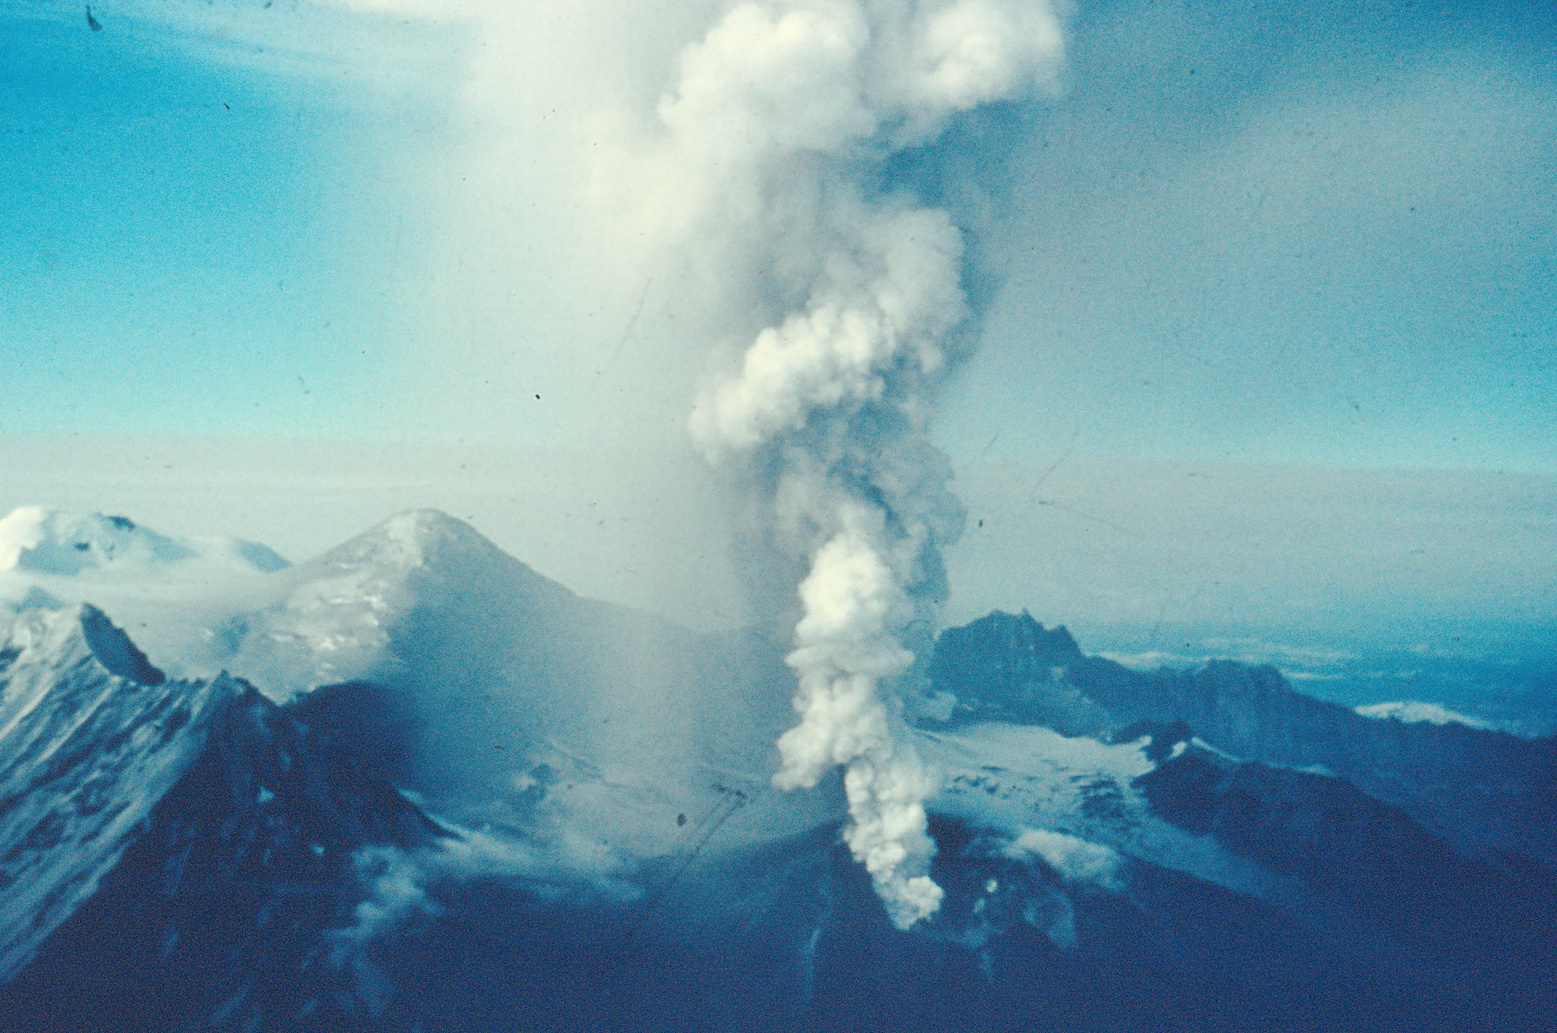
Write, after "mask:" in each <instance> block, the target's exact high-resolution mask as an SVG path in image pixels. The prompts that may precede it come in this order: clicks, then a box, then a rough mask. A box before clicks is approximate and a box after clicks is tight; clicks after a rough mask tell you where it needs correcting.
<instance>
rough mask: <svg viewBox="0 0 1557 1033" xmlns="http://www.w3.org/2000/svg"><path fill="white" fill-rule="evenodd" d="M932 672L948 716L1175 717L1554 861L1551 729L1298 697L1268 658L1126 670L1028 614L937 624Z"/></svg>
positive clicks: (1080, 729)
mask: <svg viewBox="0 0 1557 1033" xmlns="http://www.w3.org/2000/svg"><path fill="white" fill-rule="evenodd" d="M931 681H932V684H933V686H934V687H935V688H936V689H937V690H938V691H945V692H949V693H951V694H953V695H955V696H956V697H957V698H958V704H957V707H956V709H955V710H954V712H953V715H952V724H954V725H955V724H962V723H967V722H971V721H991V720H997V721H1015V722H1020V723H1039V724H1046V725H1049V726H1051V727H1053V728H1056V729H1058V730H1060V731H1063V732H1065V733H1066V734H1070V735H1091V736H1106V735H1109V734H1110V733H1112V732H1114V731H1116V730H1117V729H1121V728H1124V727H1126V726H1128V725H1130V724H1132V723H1134V722H1138V721H1152V722H1159V723H1169V722H1173V721H1183V722H1186V723H1187V724H1188V725H1189V727H1190V728H1192V729H1193V730H1194V731H1195V733H1196V734H1197V735H1199V736H1201V737H1202V738H1204V739H1205V740H1206V741H1208V742H1210V743H1212V744H1213V745H1215V746H1216V747H1218V748H1220V749H1222V750H1225V751H1227V752H1228V753H1229V754H1233V755H1236V756H1239V757H1244V758H1247V759H1249V760H1254V761H1260V762H1263V763H1267V764H1273V765H1280V766H1284V767H1291V768H1297V769H1302V770H1309V771H1318V772H1324V773H1329V774H1332V775H1335V776H1339V777H1341V778H1344V779H1346V780H1347V781H1349V782H1351V783H1352V784H1354V785H1356V786H1357V787H1358V788H1359V789H1361V790H1362V791H1364V792H1366V793H1368V794H1370V795H1371V796H1373V797H1375V798H1377V799H1379V800H1381V801H1384V802H1386V803H1390V804H1392V805H1394V806H1397V807H1399V808H1401V809H1402V810H1403V811H1405V812H1406V813H1407V814H1410V815H1411V816H1412V817H1413V818H1414V819H1416V820H1417V821H1420V822H1422V823H1423V824H1424V825H1425V826H1426V827H1428V828H1430V829H1433V830H1434V831H1435V832H1436V833H1437V834H1439V835H1441V836H1444V837H1446V838H1448V839H1450V840H1451V841H1453V842H1454V843H1455V844H1456V845H1457V846H1458V847H1459V848H1461V849H1463V850H1467V851H1473V852H1478V851H1479V852H1481V853H1496V852H1502V851H1512V852H1515V853H1518V854H1521V855H1523V856H1525V857H1528V858H1531V859H1535V860H1539V861H1540V862H1542V863H1543V864H1547V865H1551V864H1554V863H1557V738H1553V737H1544V738H1521V737H1517V736H1514V735H1510V734H1508V733H1505V732H1501V731H1497V730H1494V729H1488V728H1476V727H1472V726H1468V725H1465V724H1462V723H1456V722H1443V723H1436V722H1407V721H1402V720H1399V719H1398V715H1391V717H1395V718H1397V719H1390V720H1379V719H1378V718H1377V717H1374V716H1371V715H1370V716H1364V715H1362V714H1358V713H1357V712H1355V711H1353V710H1350V709H1348V708H1346V707H1342V706H1339V705H1338V704H1334V703H1329V702H1325V701H1323V700H1318V699H1314V698H1313V697H1310V696H1305V695H1303V694H1302V693H1300V692H1297V691H1296V690H1294V689H1293V688H1292V686H1291V685H1289V684H1288V683H1287V681H1286V680H1285V679H1284V678H1283V677H1282V676H1281V674H1280V672H1279V671H1277V670H1276V669H1275V668H1273V667H1246V666H1244V665H1242V664H1237V663H1230V662H1226V661H1220V662H1213V663H1210V664H1206V665H1204V666H1202V667H1199V668H1195V669H1191V670H1171V669H1163V670H1158V671H1154V672H1149V673H1143V672H1138V671H1132V670H1130V669H1128V668H1125V667H1123V666H1121V665H1119V664H1117V663H1114V662H1113V661H1111V660H1105V659H1102V658H1099V657H1089V656H1085V655H1084V654H1083V653H1082V652H1081V649H1080V648H1079V647H1078V646H1077V644H1076V642H1075V640H1074V639H1073V638H1072V637H1071V636H1070V634H1069V633H1068V632H1067V631H1066V630H1065V629H1064V628H1055V629H1045V628H1043V626H1042V625H1040V624H1038V622H1037V621H1035V620H1033V618H1032V617H1031V616H1030V615H1028V614H1025V613H1024V614H1021V615H1012V614H1005V613H993V614H990V615H989V616H987V617H984V618H982V619H980V620H977V621H974V622H973V623H971V624H969V625H967V626H965V627H962V628H953V629H949V630H948V631H946V632H945V633H944V634H943V635H942V636H941V638H940V641H939V642H938V644H937V648H936V652H935V657H934V660H933V662H932V664H931Z"/></svg>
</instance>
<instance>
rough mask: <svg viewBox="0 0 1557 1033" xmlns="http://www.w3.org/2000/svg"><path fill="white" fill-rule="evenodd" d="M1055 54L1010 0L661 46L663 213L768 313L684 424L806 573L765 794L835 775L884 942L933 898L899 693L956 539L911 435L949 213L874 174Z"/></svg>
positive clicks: (831, 8)
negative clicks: (877, 900) (731, 466)
mask: <svg viewBox="0 0 1557 1033" xmlns="http://www.w3.org/2000/svg"><path fill="white" fill-rule="evenodd" d="M1060 49H1061V45H1060V31H1059V25H1058V22H1057V20H1056V19H1055V17H1054V16H1053V14H1052V13H1051V12H1050V11H1049V10H1048V9H1047V8H1046V7H1044V6H1043V5H1042V3H1041V2H1038V3H1034V2H1033V0H1023V2H1010V0H964V2H960V3H917V4H916V3H912V2H907V0H871V2H836V3H829V2H825V0H824V2H813V3H794V4H786V5H782V6H777V5H772V6H769V5H757V4H744V5H742V6H739V7H736V8H734V9H733V10H731V11H729V13H728V14H727V15H726V16H725V17H724V18H723V20H722V21H720V22H719V23H718V24H717V25H716V26H715V27H714V28H713V29H712V30H711V31H710V32H709V33H708V34H707V36H706V37H705V38H704V39H703V40H702V41H701V42H699V43H696V44H694V45H693V46H691V47H689V48H688V49H687V50H686V51H685V52H684V53H683V55H682V63H681V77H680V80H679V83H678V85H677V88H676V89H675V91H674V92H673V93H672V94H670V95H669V96H667V97H666V98H665V99H664V100H663V101H662V102H661V104H660V107H659V115H660V119H661V121H662V122H663V123H664V126H665V127H666V128H667V129H668V130H669V136H668V141H669V142H668V148H667V152H666V154H665V155H664V157H665V159H666V161H667V166H666V169H665V171H666V172H668V173H670V174H671V175H672V176H673V179H674V183H675V196H674V198H668V199H667V201H666V204H667V213H668V215H669V217H670V218H671V219H672V220H674V221H675V222H677V223H678V225H679V231H680V232H681V233H682V234H684V235H685V236H686V237H687V238H688V243H690V244H692V245H694V246H695V247H697V248H699V249H702V250H704V251H705V252H707V253H711V254H717V255H720V256H722V258H721V259H720V260H721V261H728V263H729V268H730V277H731V278H733V279H737V280H738V279H740V278H742V277H745V278H746V280H747V281H749V282H748V283H745V284H737V285H736V286H734V287H733V288H730V289H732V290H734V291H735V292H737V293H739V292H741V291H743V290H744V291H746V292H747V293H749V295H750V304H749V305H748V306H747V307H748V309H750V310H755V311H757V312H760V313H766V315H765V316H762V317H759V318H764V319H771V320H772V322H771V323H770V325H768V326H767V328H766V329H763V330H762V331H761V332H760V333H758V334H757V335H756V338H755V340H754V341H752V343H751V344H750V346H749V348H747V349H746V351H745V354H744V357H743V358H741V359H740V361H739V362H738V363H737V364H736V365H737V368H735V369H733V370H732V372H731V373H730V375H728V376H727V377H726V378H725V379H723V380H722V381H717V382H714V383H712V384H710V385H709V386H708V387H707V388H706V389H705V390H704V391H703V392H702V394H701V396H700V398H699V399H698V401H697V403H696V405H695V407H694V410H693V413H692V417H691V431H692V434H693V436H694V438H695V440H696V442H697V444H698V445H699V447H700V448H701V449H702V450H703V452H704V453H705V454H706V455H707V456H708V457H709V459H710V460H711V461H713V462H716V463H736V464H740V467H739V468H740V469H744V470H745V471H746V474H747V479H748V480H749V481H750V483H752V484H753V485H757V486H759V487H758V489H757V490H758V492H759V493H760V495H761V497H762V500H763V501H762V507H763V510H764V512H765V513H766V517H765V522H766V524H767V532H768V534H769V535H770V536H771V537H772V539H773V540H774V541H776V542H778V543H780V544H781V545H782V546H783V548H784V549H786V550H787V551H788V552H790V553H791V554H792V555H793V556H795V557H797V558H798V559H800V560H801V561H802V562H804V563H806V564H808V569H809V573H807V574H806V576H805V577H804V580H803V581H802V582H801V584H800V601H801V604H802V608H803V610H802V616H801V617H800V620H799V622H798V623H797V625H796V627H795V632H794V650H793V652H791V653H790V654H789V657H788V663H789V665H790V667H792V668H793V669H794V671H795V673H796V675H797V677H798V682H799V689H798V693H797V695H796V698H795V708H796V710H797V711H798V712H799V714H800V723H799V724H798V725H797V726H796V727H794V728H793V729H791V730H790V731H789V732H787V733H785V735H784V736H783V737H782V738H781V739H780V740H779V743H778V747H779V752H780V755H781V758H782V761H783V767H782V769H781V770H780V771H779V773H778V774H777V776H776V777H775V782H776V784H777V785H778V786H780V787H782V788H799V787H810V786H814V785H815V784H816V783H817V781H818V780H819V779H820V778H821V777H822V775H823V774H825V773H826V772H827V771H828V770H829V769H831V768H832V767H833V766H835V765H842V766H843V767H844V768H845V774H844V786H845V789H846V792H847V796H848V805H849V814H850V817H851V822H850V826H849V828H848V829H847V831H846V833H845V837H846V840H847V842H848V844H849V847H850V849H851V850H852V851H853V852H854V855H855V856H856V857H857V858H858V859H859V860H860V861H861V863H863V864H864V865H865V867H866V869H867V870H868V871H869V872H870V875H871V878H872V879H873V880H874V883H875V886H876V890H877V892H878V893H879V894H880V896H881V898H882V900H883V901H884V902H885V904H886V906H887V910H888V912H889V914H890V916H891V918H892V920H893V921H894V923H896V924H897V926H898V927H899V928H903V929H906V928H908V927H910V926H912V925H913V924H914V923H915V922H917V921H919V920H920V919H922V918H925V917H927V916H929V915H931V914H933V913H934V912H935V910H936V909H937V908H938V907H939V905H940V899H941V889H940V887H939V886H937V885H936V884H935V883H934V882H933V881H932V880H931V878H930V876H929V866H930V860H931V858H932V856H933V855H934V843H933V842H932V841H931V839H930V837H929V835H928V833H927V832H926V824H925V812H924V800H925V798H926V797H927V796H928V795H929V794H930V793H931V792H933V790H934V788H935V785H934V780H933V778H932V777H931V775H930V774H929V772H927V770H926V769H925V768H924V766H923V765H922V764H921V763H920V761H919V759H918V757H917V756H915V754H914V752H913V749H912V747H911V745H910V740H909V737H908V735H907V734H906V726H905V719H904V716H903V702H902V700H901V698H900V695H899V694H900V691H901V690H900V689H899V687H898V684H899V682H900V680H901V676H902V675H903V674H904V673H905V672H906V671H907V670H908V669H909V667H910V665H911V664H912V662H913V653H912V652H911V651H910V650H909V648H908V647H907V645H906V644H905V638H906V635H907V634H908V633H909V632H910V630H912V629H915V628H917V629H920V633H921V634H922V633H923V629H925V628H927V627H929V626H931V622H932V621H933V618H934V610H935V607H936V606H937V605H938V603H939V602H940V601H941V599H942V598H944V576H943V574H942V567H941V561H940V548H941V546H942V545H943V544H945V543H947V542H949V541H950V540H951V539H953V538H954V537H955V536H956V535H957V533H958V532H959V531H960V528H961V523H962V511H961V507H960V506H959V505H958V504H957V503H956V500H955V499H954V498H952V497H951V495H950V493H949V492H948V490H947V488H946V482H947V480H948V478H949V475H948V473H947V472H946V464H945V460H944V459H943V458H942V457H941V456H940V455H939V454H938V453H937V452H936V451H935V450H934V449H933V448H932V447H931V446H930V445H929V443H928V442H927V440H926V438H925V424H926V420H927V417H928V414H929V410H930V407H931V403H932V402H933V398H934V394H935V389H936V386H937V384H938V381H939V380H940V378H941V377H942V376H944V373H945V370H946V368H947V366H948V363H949V361H950V360H952V359H954V358H956V357H957V355H958V353H959V350H960V349H961V348H962V347H964V346H965V341H964V338H965V334H964V333H963V327H964V324H965V322H966V319H967V315H968V310H967V304H966V301H965V299H964V295H963V290H962V286H961V269H962V262H963V241H962V235H961V233H960V232H959V231H958V229H957V228H956V226H955V225H954V224H953V223H952V220H951V218H950V216H949V215H948V214H947V213H946V212H945V211H942V210H939V209H937V208H933V207H928V206H925V205H923V204H921V203H918V202H916V200H915V199H914V198H913V197H912V196H911V195H909V194H908V193H907V192H906V191H904V190H902V189H896V190H892V189H887V188H884V187H882V186H881V183H882V182H884V181H885V179H886V178H887V177H886V176H885V175H884V173H885V172H886V170H887V168H888V163H889V162H890V161H891V159H892V158H893V156H894V154H897V153H899V152H902V151H903V150H905V149H909V148H915V147H920V146H923V145H926V144H929V143H930V142H932V141H933V140H934V138H935V137H936V136H937V135H938V134H939V133H940V131H941V130H942V128H943V127H944V125H945V124H946V122H947V121H948V120H949V119H950V118H952V117H954V116H955V115H956V114H957V113H958V112H961V111H966V110H968V109H971V108H973V107H976V106H978V105H980V104H985V103H989V102H994V101H1000V100H1011V99H1015V98H1018V97H1020V96H1022V95H1024V94H1025V93H1027V92H1029V91H1030V90H1032V89H1033V88H1035V87H1039V86H1043V85H1046V84H1048V83H1050V82H1052V80H1053V76H1054V73H1055V71H1056V68H1057V65H1058V62H1059V57H1060ZM672 200H673V201H674V202H675V203H674V204H673V205H672V204H671V201H672Z"/></svg>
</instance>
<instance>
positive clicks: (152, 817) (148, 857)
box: [0, 607, 440, 1031]
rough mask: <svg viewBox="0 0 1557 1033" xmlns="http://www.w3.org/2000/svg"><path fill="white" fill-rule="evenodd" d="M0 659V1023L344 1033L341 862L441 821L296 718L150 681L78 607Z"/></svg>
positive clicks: (197, 687) (212, 685)
mask: <svg viewBox="0 0 1557 1033" xmlns="http://www.w3.org/2000/svg"><path fill="white" fill-rule="evenodd" d="M0 657H3V658H4V660H3V664H4V666H3V668H0V715H3V721H0V778H3V782H0V792H3V794H4V795H3V802H0V808H3V809H4V814H3V817H0V836H3V839H0V851H3V853H0V858H3V860H0V872H3V877H0V921H3V922H4V926H5V928H4V935H3V937H0V943H3V944H4V954H3V956H0V957H3V961H4V964H5V970H4V972H3V973H0V981H3V982H4V986H3V989H0V1028H4V1029H7V1030H17V1031H25V1030H38V1031H43V1030H49V1031H56V1030H105V1031H106V1030H129V1029H137V1030H142V1029H143V1030H152V1029H176V1028H186V1027H187V1028H201V1029H234V1030H237V1029H252V1028H271V1029H280V1028H314V1029H331V1028H350V1027H349V1026H348V1025H342V1024H341V1023H342V1022H345V1021H346V1020H347V1019H349V1018H350V1017H351V1016H352V1015H354V1014H357V1013H358V1012H359V1011H361V1010H362V1009H361V1008H360V1007H359V1006H358V1002H357V1000H356V996H355V995H356V992H357V991H356V989H355V988H356V986H357V980H356V979H355V977H353V976H351V975H350V974H348V973H343V971H342V968H341V966H340V965H338V964H335V963H334V960H336V959H332V956H331V953H330V949H329V948H330V944H331V939H330V937H331V931H332V930H336V929H339V928H342V927H345V926H349V925H350V923H351V922H352V920H353V912H354V909H355V908H356V907H357V906H358V905H359V904H360V903H361V902H362V900H363V899H364V896H365V890H364V888H363V886H362V880H361V879H360V877H359V874H358V873H357V871H356V870H355V867H354V861H353V858H354V857H357V856H359V854H360V852H361V851H362V850H363V848H364V847H368V846H371V845H375V844H384V845H395V846H401V847H412V846H416V845H420V844H424V843H428V842H431V841H433V840H434V839H436V838H437V837H438V836H439V835H440V833H439V830H438V828H437V827H436V826H435V825H434V824H432V823H431V822H430V821H429V820H428V819H427V818H426V817H425V816H424V815H422V813H421V812H420V811H418V810H417V809H416V808H415V807H414V806H413V805H411V804H410V803H409V802H408V801H406V800H405V799H404V798H403V797H401V796H400V794H399V793H398V792H396V791H395V790H394V789H393V788H392V787H391V786H390V785H389V784H388V783H387V782H385V781H384V780H383V779H382V778H379V777H377V776H376V774H375V773H374V772H373V771H372V770H371V769H370V768H369V767H368V766H367V765H365V764H364V763H362V762H361V760H360V759H359V758H357V757H356V756H354V755H353V754H352V753H351V752H350V751H345V750H342V749H340V748H338V744H337V743H335V742H333V741H331V739H330V737H329V736H327V735H324V734H320V733H319V732H318V731H316V730H313V729H311V728H310V726H309V725H308V724H307V723H305V721H304V720H303V718H304V717H308V716H312V715H308V714H306V713H305V714H298V713H293V712H290V711H289V709H288V708H281V707H278V706H277V705H276V704H274V703H272V702H271V701H269V700H267V699H265V698H264V697H263V696H261V695H260V694H258V693H257V692H255V691H254V690H253V689H252V688H250V687H249V686H247V685H245V684H243V683H242V682H238V681H236V680H234V679H230V678H218V679H215V680H213V681H211V682H201V681H170V680H167V679H165V678H163V677H162V675H161V673H160V672H159V671H157V670H156V669H155V668H154V667H152V666H151V665H150V664H149V663H148V662H147V661H146V659H145V657H144V656H143V655H141V653H140V652H139V650H138V649H136V647H135V646H134V644H133V643H132V642H131V641H130V640H129V639H128V638H127V637H126V636H125V635H124V634H123V633H122V632H121V631H119V630H118V629H117V628H115V627H113V626H112V625H111V624H110V623H109V622H108V621H107V619H106V618H105V617H104V616H103V615H102V614H101V613H100V612H98V611H96V610H94V609H92V608H91V607H79V608H75V609H72V610H64V611H56V612H53V613H47V612H40V613H35V614H30V615H28V616H27V617H26V618H25V619H24V620H23V621H21V622H19V623H18V625H17V626H16V627H14V628H13V629H12V631H11V634H10V638H9V641H8V644H7V645H6V647H5V649H4V651H3V652H0ZM317 723H327V722H317ZM309 1016H313V1018H309ZM302 1019H307V1020H308V1021H301V1020H302ZM338 1020H339V1021H338Z"/></svg>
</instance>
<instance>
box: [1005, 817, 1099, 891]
mask: <svg viewBox="0 0 1557 1033" xmlns="http://www.w3.org/2000/svg"><path fill="white" fill-rule="evenodd" d="M1001 853H1003V854H1005V856H1007V857H1009V858H1011V859H1012V860H1013V861H1022V862H1024V863H1031V862H1032V861H1034V860H1040V861H1042V862H1043V863H1045V864H1047V865H1048V866H1049V867H1050V868H1053V869H1054V870H1055V871H1056V872H1058V873H1059V875H1060V878H1062V879H1064V880H1065V881H1066V882H1072V883H1079V884H1082V885H1090V886H1096V887H1097V888H1099V889H1117V888H1118V886H1119V869H1120V858H1119V855H1118V854H1117V853H1115V852H1114V851H1113V850H1112V849H1110V848H1108V847H1106V846H1103V845H1102V844H1101V843H1089V842H1088V841H1086V840H1084V839H1077V838H1076V837H1075V836H1067V835H1066V834H1065V833H1063V832H1054V831H1052V830H1050V829H1023V830H1022V831H1021V832H1020V833H1019V834H1018V835H1017V836H1016V838H1015V839H1013V840H1011V841H1010V842H1009V843H1007V844H1006V845H1005V846H1004V847H1003V848H1002V849H1001Z"/></svg>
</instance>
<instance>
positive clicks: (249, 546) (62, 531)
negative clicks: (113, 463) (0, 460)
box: [0, 506, 287, 576]
mask: <svg viewBox="0 0 1557 1033" xmlns="http://www.w3.org/2000/svg"><path fill="white" fill-rule="evenodd" d="M192 560H194V561H207V562H211V561H215V562H218V563H224V564H227V565H229V566H232V567H236V568H239V569H243V568H248V569H252V570H256V571H264V572H269V571H273V570H280V569H281V568H283V567H285V566H286V565H287V562H286V560H284V559H282V558H281V557H280V556H279V555H277V554H276V553H275V552H273V551H272V550H271V549H269V548H267V547H266V546H264V545H260V544H259V543H257V542H250V541H245V540H243V539H237V538H202V539H199V540H196V541H179V540H176V539H173V538H169V537H167V536H166V535H162V534H158V533H157V532H156V531H153V530H151V529H150V528H147V527H142V526H140V525H138V524H136V523H135V521H133V520H131V519H130V518H129V517H123V516H104V515H103V514H101V513H71V512H66V511H62V510H51V509H44V508H43V507H41V506H21V507H19V508H17V509H14V510H12V511H11V512H10V513H9V514H8V515H6V516H5V517H4V518H3V519H0V571H23V572H28V573H33V574H45V575H64V576H68V575H72V574H80V573H81V572H83V571H88V570H94V569H100V568H108V567H119V568H124V567H134V568H140V569H141V570H143V571H144V570H146V569H147V568H154V567H157V566H167V565H172V564H178V563H184V562H188V561H192Z"/></svg>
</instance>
